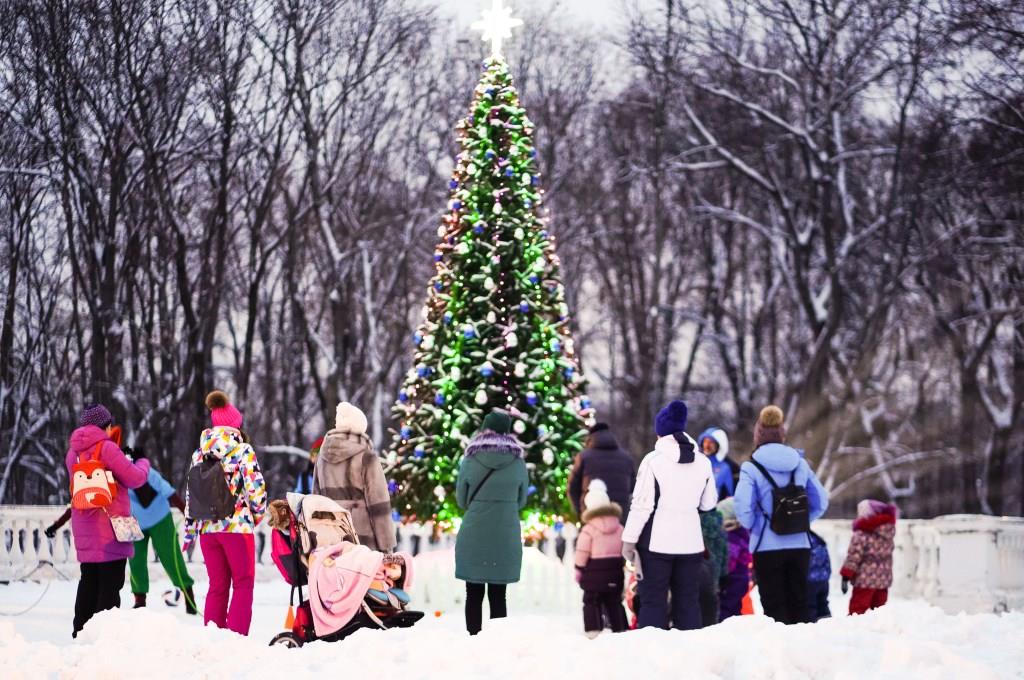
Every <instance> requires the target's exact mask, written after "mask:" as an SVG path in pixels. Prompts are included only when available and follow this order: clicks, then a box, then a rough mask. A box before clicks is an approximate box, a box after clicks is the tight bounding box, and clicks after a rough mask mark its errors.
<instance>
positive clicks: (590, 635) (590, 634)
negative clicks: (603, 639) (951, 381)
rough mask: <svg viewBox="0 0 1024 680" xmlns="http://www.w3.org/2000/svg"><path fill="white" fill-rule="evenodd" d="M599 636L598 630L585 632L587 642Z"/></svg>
mask: <svg viewBox="0 0 1024 680" xmlns="http://www.w3.org/2000/svg"><path fill="white" fill-rule="evenodd" d="M600 634H601V631H599V630H588V631H587V632H586V636H587V639H588V640H593V639H595V638H596V637H597V636H598V635H600Z"/></svg>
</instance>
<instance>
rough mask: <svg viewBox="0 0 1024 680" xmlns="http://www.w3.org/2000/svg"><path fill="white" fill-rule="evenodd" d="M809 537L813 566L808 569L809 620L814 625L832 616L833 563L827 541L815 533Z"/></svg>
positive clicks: (810, 533)
mask: <svg viewBox="0 0 1024 680" xmlns="http://www.w3.org/2000/svg"><path fill="white" fill-rule="evenodd" d="M807 537H808V538H810V539H811V564H810V567H808V569H807V620H808V621H810V622H811V623H814V622H815V621H817V620H818V619H827V618H830V617H831V616H832V612H831V610H829V608H828V582H829V579H830V578H832V562H831V559H830V558H829V554H828V545H826V544H825V539H823V538H822V537H821V536H819V535H818V534H816V533H814V532H813V531H811V532H809V533H808V534H807Z"/></svg>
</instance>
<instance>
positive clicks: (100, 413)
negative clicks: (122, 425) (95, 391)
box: [78, 404, 114, 428]
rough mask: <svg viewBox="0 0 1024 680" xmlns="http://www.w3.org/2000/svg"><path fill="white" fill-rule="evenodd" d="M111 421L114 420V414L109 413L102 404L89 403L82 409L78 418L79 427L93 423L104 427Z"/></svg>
mask: <svg viewBox="0 0 1024 680" xmlns="http://www.w3.org/2000/svg"><path fill="white" fill-rule="evenodd" d="M112 422H114V416H112V415H110V411H108V410H107V407H106V406H104V405H103V404H89V405H88V406H86V407H85V408H84V409H82V415H81V416H80V417H79V418H78V425H79V426H80V427H85V426H86V425H95V426H96V427H99V428H104V427H106V426H107V425H110V424H111V423H112Z"/></svg>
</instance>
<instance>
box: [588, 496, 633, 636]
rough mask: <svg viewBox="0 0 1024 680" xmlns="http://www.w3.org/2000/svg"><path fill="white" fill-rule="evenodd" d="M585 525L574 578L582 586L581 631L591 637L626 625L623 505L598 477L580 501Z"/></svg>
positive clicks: (617, 629)
mask: <svg viewBox="0 0 1024 680" xmlns="http://www.w3.org/2000/svg"><path fill="white" fill-rule="evenodd" d="M583 507H585V508H586V510H585V511H584V512H583V517H582V519H583V522H584V527H583V530H582V531H581V532H580V536H579V538H578V539H576V581H577V582H578V583H579V584H580V587H581V588H583V630H584V631H585V632H586V634H587V637H589V638H591V639H593V638H595V637H597V636H598V635H599V634H600V633H601V631H602V630H603V629H604V619H605V617H607V618H608V622H609V624H610V625H611V627H612V632H615V633H621V632H622V631H624V630H626V628H628V625H627V623H626V612H625V610H624V609H623V608H622V590H623V586H624V585H625V583H624V581H625V578H624V574H623V568H624V567H625V560H623V558H622V525H621V524H620V523H619V519H620V518H621V517H622V508H621V507H620V506H619V504H618V503H612V502H611V500H610V499H609V498H608V487H606V486H605V483H604V482H603V481H601V480H600V479H592V480H590V487H589V488H588V490H587V495H586V497H585V498H584V500H583Z"/></svg>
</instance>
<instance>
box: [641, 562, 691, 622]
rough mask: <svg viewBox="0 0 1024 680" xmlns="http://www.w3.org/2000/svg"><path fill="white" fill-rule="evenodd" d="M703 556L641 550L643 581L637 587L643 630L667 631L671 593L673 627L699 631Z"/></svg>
mask: <svg viewBox="0 0 1024 680" xmlns="http://www.w3.org/2000/svg"><path fill="white" fill-rule="evenodd" d="M703 560H704V556H703V555H702V554H701V553H696V554H693V555H666V554H664V553H656V552H651V551H650V550H643V549H641V550H640V567H641V569H643V574H644V578H643V580H642V581H640V583H639V584H638V586H637V593H638V595H639V596H640V614H639V616H638V621H637V626H638V627H640V628H668V627H669V619H668V596H669V593H671V594H672V627H673V628H677V629H679V630H696V629H698V628H700V624H701V615H700V606H699V603H698V597H697V596H698V592H699V587H700V568H701V563H702V562H703Z"/></svg>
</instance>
